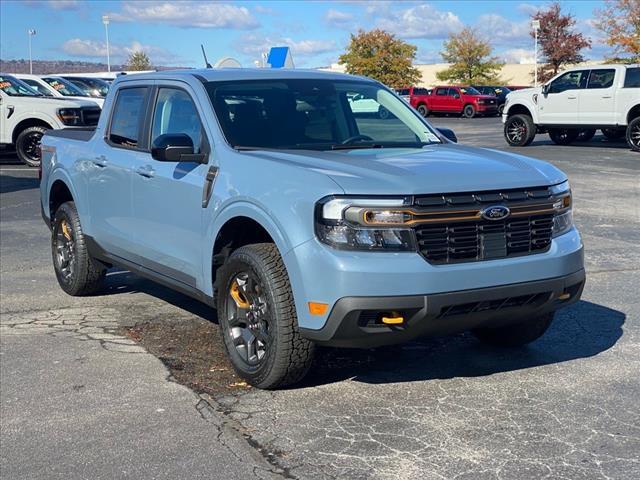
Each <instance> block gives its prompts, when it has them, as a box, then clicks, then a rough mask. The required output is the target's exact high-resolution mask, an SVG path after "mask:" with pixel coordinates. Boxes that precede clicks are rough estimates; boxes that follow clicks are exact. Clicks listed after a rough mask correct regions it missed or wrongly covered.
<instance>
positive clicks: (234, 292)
mask: <svg viewBox="0 0 640 480" xmlns="http://www.w3.org/2000/svg"><path fill="white" fill-rule="evenodd" d="M229 295H231V298H233V301H234V302H236V305H237V306H238V308H243V309H246V308H249V302H247V300H246V299H245V298H244V296H243V295H242V293H241V292H240V285H238V280H234V282H233V283H232V284H231V291H230V292H229Z"/></svg>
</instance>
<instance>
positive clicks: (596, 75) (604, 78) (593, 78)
mask: <svg viewBox="0 0 640 480" xmlns="http://www.w3.org/2000/svg"><path fill="white" fill-rule="evenodd" d="M615 76H616V71H615V70H614V69H612V68H611V69H607V70H591V74H590V75H589V83H588V84H587V88H609V87H610V86H611V85H613V79H614V78H615Z"/></svg>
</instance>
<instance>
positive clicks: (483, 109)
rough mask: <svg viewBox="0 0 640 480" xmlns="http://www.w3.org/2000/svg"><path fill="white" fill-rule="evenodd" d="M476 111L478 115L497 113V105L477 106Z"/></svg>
mask: <svg viewBox="0 0 640 480" xmlns="http://www.w3.org/2000/svg"><path fill="white" fill-rule="evenodd" d="M476 110H477V111H478V113H497V112H498V105H497V104H493V105H486V104H478V106H477V108H476Z"/></svg>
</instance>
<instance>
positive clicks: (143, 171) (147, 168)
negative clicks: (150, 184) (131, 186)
mask: <svg viewBox="0 0 640 480" xmlns="http://www.w3.org/2000/svg"><path fill="white" fill-rule="evenodd" d="M136 173H137V174H138V175H141V176H143V177H145V178H151V177H153V176H154V175H155V174H156V171H155V170H154V169H153V167H152V166H151V165H143V166H142V167H138V168H136Z"/></svg>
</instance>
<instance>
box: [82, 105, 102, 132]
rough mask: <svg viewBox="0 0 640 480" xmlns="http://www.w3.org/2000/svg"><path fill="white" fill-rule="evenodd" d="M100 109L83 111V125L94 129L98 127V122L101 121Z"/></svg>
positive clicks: (90, 108)
mask: <svg viewBox="0 0 640 480" xmlns="http://www.w3.org/2000/svg"><path fill="white" fill-rule="evenodd" d="M100 112H101V110H100V108H99V107H95V108H93V107H85V108H83V109H82V124H83V125H86V126H88V127H92V126H95V125H98V120H99V119H100Z"/></svg>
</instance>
